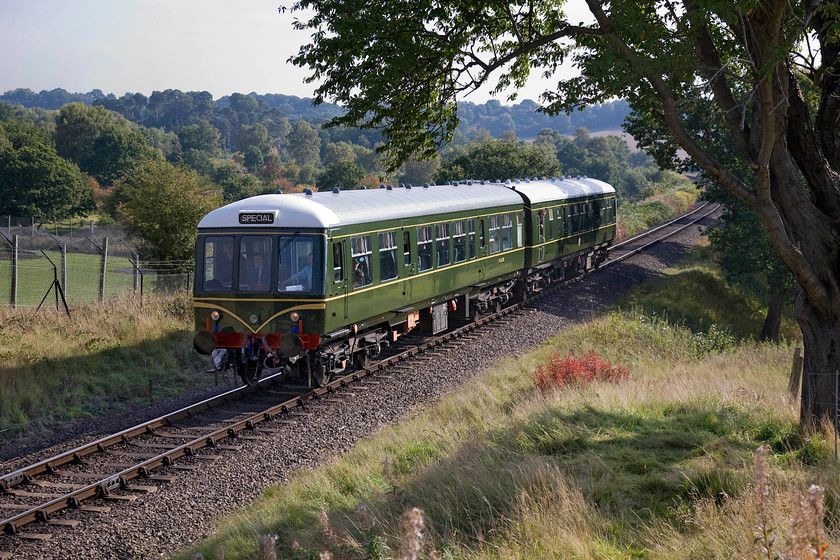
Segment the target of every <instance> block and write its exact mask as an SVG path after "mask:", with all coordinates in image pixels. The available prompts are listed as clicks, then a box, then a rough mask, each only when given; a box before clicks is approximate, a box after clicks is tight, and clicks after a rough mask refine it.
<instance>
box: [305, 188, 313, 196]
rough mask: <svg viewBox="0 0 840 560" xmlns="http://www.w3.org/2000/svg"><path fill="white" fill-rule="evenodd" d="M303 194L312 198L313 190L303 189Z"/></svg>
mask: <svg viewBox="0 0 840 560" xmlns="http://www.w3.org/2000/svg"><path fill="white" fill-rule="evenodd" d="M303 194H305V195H306V196H312V189H303Z"/></svg>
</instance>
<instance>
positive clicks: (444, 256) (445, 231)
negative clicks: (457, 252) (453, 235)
mask: <svg viewBox="0 0 840 560" xmlns="http://www.w3.org/2000/svg"><path fill="white" fill-rule="evenodd" d="M435 250H436V251H437V265H438V266H446V265H448V264H449V224H437V225H436V226H435Z"/></svg>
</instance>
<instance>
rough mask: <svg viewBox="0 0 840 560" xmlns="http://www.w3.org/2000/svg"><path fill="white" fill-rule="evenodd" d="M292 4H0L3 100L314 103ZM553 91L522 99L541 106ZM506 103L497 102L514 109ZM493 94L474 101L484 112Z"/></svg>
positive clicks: (243, 0)
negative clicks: (276, 98) (208, 98)
mask: <svg viewBox="0 0 840 560" xmlns="http://www.w3.org/2000/svg"><path fill="white" fill-rule="evenodd" d="M284 4H285V5H287V6H288V5H290V4H291V2H289V1H285V2H284V0H239V1H234V0H0V53H3V54H2V56H0V93H4V92H6V91H9V90H12V89H17V88H28V89H31V90H33V91H35V92H38V91H41V90H51V89H55V88H63V89H65V90H67V91H69V92H72V93H85V92H88V91H91V90H93V89H100V90H102V91H103V92H105V93H113V94H115V95H116V96H117V97H120V96H122V95H123V94H125V93H127V92H131V93H135V92H140V93H143V94H145V95H150V94H151V93H152V91H154V90H165V89H179V90H181V91H209V92H210V93H211V94H212V95H213V97H214V98H215V99H218V98H220V97H222V96H225V95H230V94H231V93H234V92H238V93H250V92H256V93H259V94H265V93H280V94H285V95H296V96H298V97H312V95H313V90H314V87H315V86H314V84H307V83H305V82H304V79H305V78H306V76H307V75H308V70H307V69H305V68H298V67H296V66H293V65H292V64H290V63H288V62H287V60H288V59H289V57H290V56H293V55H295V54H296V53H297V52H298V49H299V47H300V45H301V44H304V43H306V42H308V41H309V33H308V32H306V31H296V30H295V29H294V28H293V27H292V21H293V19H294V18H295V17H297V14H289V13H288V11H287V12H286V13H285V14H281V13H279V11H278V7H279V6H281V5H284ZM546 84H547V82H545V81H541V80H536V79H535V80H534V83H532V84H529V86H528V87H527V88H526V89H525V90H522V91H520V92H519V97H518V99H517V102H518V101H521V100H523V99H533V100H537V98H538V95H539V93H540V92H542V91H543V89H545V85H546ZM506 97H507V96H506V95H504V94H500V95H498V96H496V98H497V99H499V101H501V102H502V103H503V104H507V103H508V102H507V101H506ZM490 98H491V96H490V94H489V88H488V89H485V90H484V91H478V92H474V93H473V94H471V95H469V96H468V97H466V98H465V100H466V101H472V102H473V103H484V102H486V101H487V100H488V99H490Z"/></svg>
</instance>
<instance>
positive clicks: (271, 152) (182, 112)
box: [0, 90, 661, 260]
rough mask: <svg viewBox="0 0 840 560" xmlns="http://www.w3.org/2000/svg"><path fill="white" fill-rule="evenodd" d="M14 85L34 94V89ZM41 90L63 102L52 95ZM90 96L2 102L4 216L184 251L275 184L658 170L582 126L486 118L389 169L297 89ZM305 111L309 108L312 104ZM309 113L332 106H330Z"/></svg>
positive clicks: (494, 107) (160, 251) (147, 248)
mask: <svg viewBox="0 0 840 560" xmlns="http://www.w3.org/2000/svg"><path fill="white" fill-rule="evenodd" d="M62 91H63V90H62ZM11 93H14V94H15V98H16V99H20V98H23V99H24V100H26V101H27V103H28V104H30V105H31V104H32V103H35V102H37V99H38V98H40V97H42V96H41V95H36V96H34V97H33V95H22V93H21V90H16V91H15V92H11ZM30 93H31V92H30ZM45 93H49V94H50V95H49V96H47V97H48V98H49V99H58V100H60V99H63V97H62V96H61V95H59V93H60V92H56V91H53V92H42V94H45ZM100 93H101V92H98V93H97V94H96V95H93V94H85V96H86V98H85V101H90V99H91V98H93V97H95V98H94V99H93V101H92V102H90V103H89V104H88V103H83V102H79V101H73V102H70V103H67V104H64V105H62V106H61V107H60V108H59V109H57V110H51V109H45V108H42V107H29V108H26V107H23V106H22V105H9V104H6V103H2V102H0V195H2V196H0V215H14V216H34V217H35V218H36V219H40V220H52V219H65V218H69V217H77V216H83V215H85V216H90V215H93V214H96V215H97V216H98V219H100V220H112V221H117V222H119V223H121V224H122V225H124V226H125V227H126V228H127V229H128V231H129V233H130V234H132V235H134V236H135V238H136V240H138V242H139V243H142V245H141V248H142V252H143V254H144V256H145V257H146V258H149V259H158V260H171V259H189V258H190V257H191V253H192V248H191V245H192V244H191V242H189V238H190V236H192V235H194V230H195V225H196V224H197V222H198V220H199V219H200V217H201V216H202V215H203V214H204V213H206V212H208V211H209V210H211V209H213V208H214V207H217V206H220V205H222V204H224V203H228V202H232V201H234V200H239V199H241V198H245V197H248V196H254V195H257V194H262V193H269V192H275V191H276V190H278V189H280V190H282V191H283V192H297V191H300V190H302V189H303V188H304V187H309V188H313V189H319V190H332V189H333V188H336V187H337V188H341V189H347V188H358V187H359V186H360V185H365V186H367V187H368V188H376V187H378V186H379V184H381V183H383V182H391V183H395V184H396V183H413V184H422V183H426V182H437V183H442V182H447V181H453V180H460V179H467V178H476V179H490V180H496V179H500V180H503V181H504V180H506V179H518V178H521V177H525V176H534V175H540V176H542V175H547V176H556V175H562V174H565V175H590V176H593V177H598V178H600V179H603V180H605V181H608V182H611V183H613V184H614V185H615V186H616V187H617V188H618V189H619V191H620V192H621V193H622V195H623V197H624V198H625V199H630V198H639V197H643V196H645V195H649V194H651V193H652V192H653V191H654V190H655V185H656V183H657V181H658V179H659V175H658V174H661V171H660V170H659V168H658V167H657V166H656V165H655V164H654V162H653V160H652V159H650V158H648V157H647V156H646V155H644V154H643V153H638V152H637V153H632V152H631V151H630V149H629V147H628V146H627V143H626V142H625V141H624V139H622V138H620V137H617V136H595V135H592V134H590V133H589V131H588V130H587V129H585V128H578V129H577V130H576V131H575V132H574V134H573V136H571V137H567V136H564V135H563V134H562V133H561V132H560V131H559V130H556V129H551V128H543V129H541V130H538V131H536V133H535V134H534V138H533V140H532V141H527V140H522V139H520V138H518V137H517V133H516V131H515V130H513V129H510V128H508V129H505V130H502V131H501V133H499V134H497V135H494V134H493V133H492V132H491V130H490V129H488V128H484V127H482V126H477V127H476V128H474V129H472V130H469V131H468V133H464V132H462V131H461V130H460V129H459V130H458V131H456V134H455V137H454V140H453V142H452V144H451V145H450V146H447V147H443V148H442V149H441V152H440V155H439V156H438V157H436V158H434V159H432V160H429V161H418V160H410V161H407V162H406V163H405V164H404V165H403V166H402V167H401V168H400V169H398V170H396V171H395V172H389V171H388V170H387V169H386V167H385V166H384V163H383V162H382V161H380V158H379V155H378V154H377V152H376V148H377V147H379V146H381V144H382V142H383V139H382V137H381V135H380V134H379V133H378V132H377V131H375V130H362V129H359V128H347V127H333V128H328V127H325V126H322V125H323V124H324V122H325V120H324V119H323V118H322V119H320V120H311V121H310V120H307V119H304V118H297V119H290V118H289V117H288V116H287V114H286V112H285V111H284V110H282V109H280V108H279V107H280V106H284V107H286V108H288V109H290V110H296V111H297V110H299V108H298V98H293V97H290V96H280V95H273V96H257V95H242V94H233V95H231V96H229V97H226V98H223V99H220V100H219V101H214V100H213V98H212V96H210V94H208V93H206V92H186V93H184V92H180V91H178V90H165V91H163V92H157V91H156V92H154V93H153V94H152V95H151V96H149V97H148V98H147V97H145V96H144V95H142V94H126V95H125V96H123V97H121V98H116V97H114V96H113V95H111V96H108V95H99V94H100ZM7 95H8V94H7ZM272 104H273V105H275V106H272ZM616 106H617V105H616ZM606 107H607V106H606V105H605V106H603V107H601V108H600V109H599V110H600V111H601V114H602V116H603V115H604V114H609V115H611V116H612V118H613V119H614V120H612V122H610V123H606V121H604V126H608V127H610V128H613V129H617V128H618V127H619V126H620V121H619V120H618V116H619V115H621V111H620V108H619V109H615V108H613V109H612V110H607V108H606ZM525 108H529V110H524V109H525ZM473 110H474V111H475V115H476V116H475V119H472V122H484V123H490V122H491V121H492V120H493V119H497V120H499V122H503V123H504V124H507V125H511V124H512V121H511V117H510V115H511V114H515V115H517V118H521V119H522V120H523V121H527V122H528V123H529V126H534V123H537V122H539V118H538V117H539V115H537V116H536V117H535V116H534V115H529V111H530V112H533V106H529V105H527V102H523V103H521V104H520V105H518V106H514V107H507V108H502V107H501V106H500V105H499V104H498V103H492V102H491V103H488V104H486V105H485V106H483V107H477V106H476V107H473ZM306 111H308V113H307V114H313V111H314V109H313V108H312V106H311V104H310V105H309V108H308V109H307V110H306ZM319 111H322V113H321V114H324V115H329V114H330V111H332V109H330V107H326V108H324V107H321V108H319ZM324 111H326V112H324ZM504 111H508V112H507V113H505V112H504ZM616 111H618V112H616ZM302 112H303V111H302V110H301V111H299V113H302ZM501 113H504V114H505V115H507V117H506V118H501V117H498V115H499V114H501ZM520 113H521V115H520ZM584 113H585V112H584ZM596 113H597V111H595V112H593V115H594V114H596ZM591 119H594V120H597V118H596V117H591ZM513 124H514V125H515V123H513ZM176 202H177V204H176Z"/></svg>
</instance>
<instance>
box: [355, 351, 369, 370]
mask: <svg viewBox="0 0 840 560" xmlns="http://www.w3.org/2000/svg"><path fill="white" fill-rule="evenodd" d="M353 363H354V364H355V365H356V369H367V368H369V367H370V355H369V354H368V351H367V348H362V349H361V350H359V351H358V352H356V353H355V354H354V355H353Z"/></svg>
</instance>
